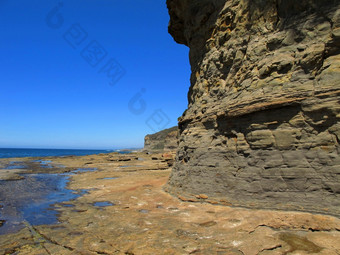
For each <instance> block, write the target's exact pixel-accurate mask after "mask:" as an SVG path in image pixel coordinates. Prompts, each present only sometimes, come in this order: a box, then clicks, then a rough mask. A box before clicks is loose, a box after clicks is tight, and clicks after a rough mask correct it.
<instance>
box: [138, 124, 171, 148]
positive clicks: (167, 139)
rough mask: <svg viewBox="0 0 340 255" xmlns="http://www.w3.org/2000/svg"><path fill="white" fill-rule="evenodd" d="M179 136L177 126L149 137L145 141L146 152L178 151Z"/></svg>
mask: <svg viewBox="0 0 340 255" xmlns="http://www.w3.org/2000/svg"><path fill="white" fill-rule="evenodd" d="M177 136H178V127H177V126H175V127H172V128H169V129H165V130H162V131H160V132H158V133H155V134H152V135H147V136H145V139H144V150H145V151H149V152H162V151H175V150H176V149H177Z"/></svg>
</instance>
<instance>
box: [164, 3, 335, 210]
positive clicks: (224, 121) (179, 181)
mask: <svg viewBox="0 0 340 255" xmlns="http://www.w3.org/2000/svg"><path fill="white" fill-rule="evenodd" d="M167 5H168V8H169V14H170V17H171V20H170V25H169V32H170V34H171V35H172V36H173V37H174V39H175V41H176V42H178V43H180V44H185V45H187V46H188V47H189V48H190V63H191V68H192V75H191V86H190V91H189V94H188V100H189V106H188V109H187V110H186V111H185V113H184V114H183V116H182V117H181V118H180V120H179V132H180V134H179V148H178V152H177V158H176V161H177V162H176V164H175V167H174V169H173V171H172V174H171V177H170V180H169V182H168V184H167V186H166V189H167V190H168V191H169V192H171V193H173V194H181V195H186V196H189V197H190V196H195V195H197V194H202V193H203V194H207V195H208V196H209V197H210V198H215V199H216V200H217V201H227V202H228V203H230V204H232V205H235V206H246V207H250V208H274V209H285V210H305V211H312V212H319V213H329V214H333V215H336V216H340V156H339V153H340V148H339V141H340V123H339V119H340V104H339V102H340V4H339V1H332V0H327V1H326V0H300V1H293V0H287V1H282V0H266V1H264V0H255V1H250V0H209V1H208V0H201V1H194V0H168V1H167Z"/></svg>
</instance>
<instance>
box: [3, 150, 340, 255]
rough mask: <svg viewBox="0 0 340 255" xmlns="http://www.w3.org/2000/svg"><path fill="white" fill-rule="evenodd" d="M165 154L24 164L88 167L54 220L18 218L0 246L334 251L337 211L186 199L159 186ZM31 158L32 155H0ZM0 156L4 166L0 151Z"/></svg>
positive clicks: (22, 249) (339, 233) (29, 249)
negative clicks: (17, 226)
mask: <svg viewBox="0 0 340 255" xmlns="http://www.w3.org/2000/svg"><path fill="white" fill-rule="evenodd" d="M173 157H174V155H173V154H169V153H166V154H151V155H148V154H145V153H143V152H136V153H131V154H118V153H109V154H103V155H89V156H68V157H44V158H43V160H44V161H49V160H50V161H51V162H50V163H49V164H51V166H53V167H52V168H41V169H39V168H36V166H35V171H32V170H29V171H31V172H32V173H33V172H35V173H37V172H39V171H40V172H41V171H42V172H45V173H47V172H50V173H52V172H53V173H58V172H59V173H65V172H71V171H74V170H77V169H79V168H82V169H84V168H91V169H96V170H94V171H88V172H86V171H83V172H82V171H79V172H76V173H75V174H72V175H70V181H69V183H68V188H69V189H72V190H75V191H79V190H87V192H86V193H85V194H83V195H82V196H80V197H78V198H76V199H75V200H71V201H68V202H65V203H64V204H63V203H62V204H57V205H55V208H56V210H57V212H58V214H59V217H58V220H59V222H58V223H57V224H52V225H39V226H31V225H30V224H28V223H26V225H25V228H23V229H22V230H20V231H19V232H17V233H14V234H8V235H2V236H0V237H1V238H0V254H11V253H14V252H15V253H16V254H242V253H243V254H284V253H285V252H287V253H289V252H291V253H292V254H294V251H299V252H300V253H299V254H306V253H313V252H314V253H315V252H318V253H319V254H337V253H339V251H340V244H339V243H338V240H339V239H340V219H338V218H335V217H332V216H327V215H320V214H312V213H304V212H287V211H274V210H255V209H254V210H250V209H244V208H236V207H230V206H225V205H224V206H223V205H216V204H213V203H207V201H209V198H208V197H206V196H205V195H204V194H195V195H196V196H197V200H196V201H192V202H190V201H183V200H181V199H179V198H178V197H174V196H171V195H170V194H168V193H167V192H165V191H164V189H163V187H164V185H165V184H166V182H167V180H168V178H169V175H170V174H171V167H169V166H171V164H172V160H173ZM40 159H42V158H40ZM32 160H38V159H37V158H34V159H33V158H17V159H12V158H11V159H8V162H9V161H25V162H26V161H32ZM0 162H1V163H0V164H1V166H4V165H5V164H6V162H7V159H2V160H0ZM61 166H63V167H61ZM25 171H28V170H25ZM65 204H66V205H67V206H64V205H65ZM297 244H298V245H297Z"/></svg>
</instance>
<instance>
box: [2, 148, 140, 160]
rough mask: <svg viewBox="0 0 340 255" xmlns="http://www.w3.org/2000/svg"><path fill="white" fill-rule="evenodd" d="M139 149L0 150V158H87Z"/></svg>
mask: <svg viewBox="0 0 340 255" xmlns="http://www.w3.org/2000/svg"><path fill="white" fill-rule="evenodd" d="M132 150H137V149H133V148H132V149H130V148H127V149H125V148H124V149H49V148H46V149H44V148H0V158H22V157H62V156H85V155H94V154H101V153H111V152H126V151H132Z"/></svg>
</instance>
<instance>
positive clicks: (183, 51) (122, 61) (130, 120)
mask: <svg viewBox="0 0 340 255" xmlns="http://www.w3.org/2000/svg"><path fill="white" fill-rule="evenodd" d="M168 21H169V16H168V13H167V9H166V5H165V0H164V1H163V0H162V1H145V0H125V1H118V0H82V1H79V0H67V1H66V0H64V1H63V2H59V1H46V0H39V1H38V0H30V1H26V0H0V24H1V37H2V40H0V54H1V62H0V65H1V66H0V70H1V78H0V89H1V93H0V120H1V122H0V147H2V148H88V149H111V148H127V147H141V146H143V139H144V136H145V135H146V134H149V133H154V132H155V131H158V130H160V129H162V128H168V127H171V126H174V125H177V118H178V117H179V116H181V114H182V113H183V111H184V110H185V109H186V106H187V92H188V89H189V77H190V66H189V60H188V49H187V48H186V47H185V46H183V45H178V44H176V43H175V42H174V40H173V39H172V37H171V36H170V35H169V34H168V33H167V25H168ZM111 83H113V84H111Z"/></svg>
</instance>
